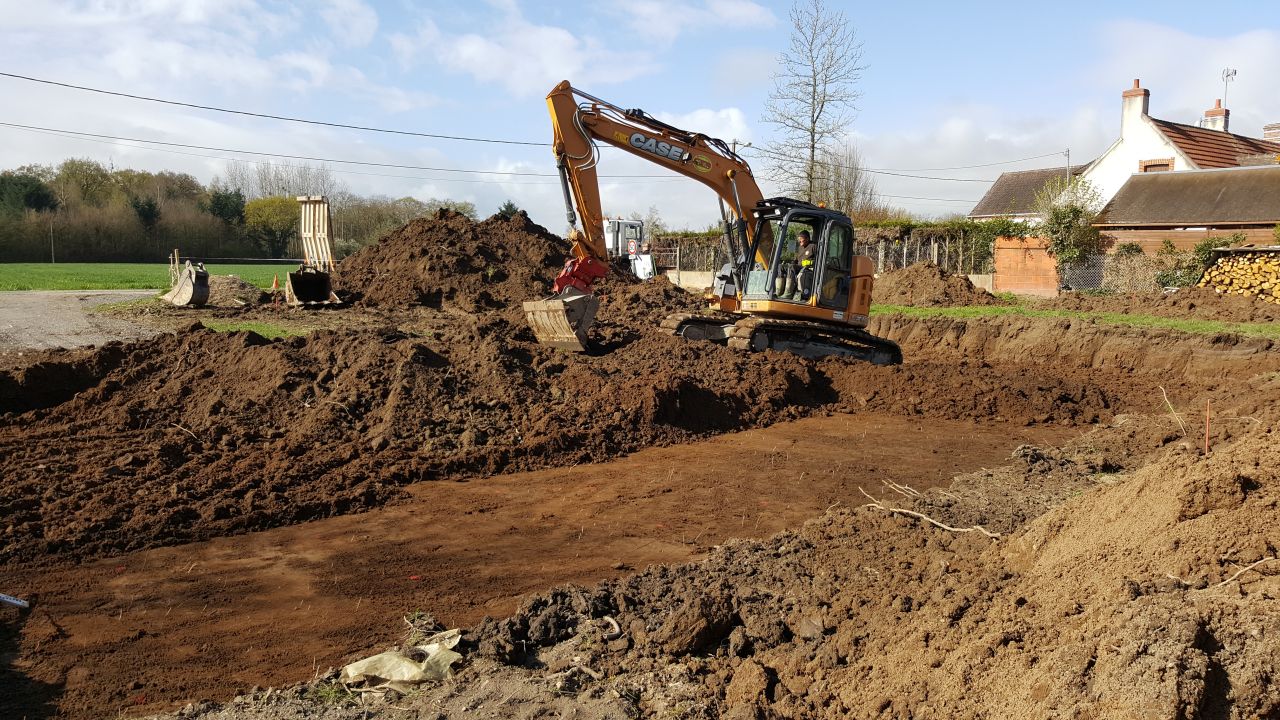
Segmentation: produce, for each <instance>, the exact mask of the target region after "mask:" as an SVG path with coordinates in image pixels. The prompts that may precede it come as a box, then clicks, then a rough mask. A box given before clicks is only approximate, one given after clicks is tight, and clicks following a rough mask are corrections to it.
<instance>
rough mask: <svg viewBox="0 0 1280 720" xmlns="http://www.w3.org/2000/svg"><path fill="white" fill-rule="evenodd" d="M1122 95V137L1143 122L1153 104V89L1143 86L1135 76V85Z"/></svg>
mask: <svg viewBox="0 0 1280 720" xmlns="http://www.w3.org/2000/svg"><path fill="white" fill-rule="evenodd" d="M1120 97H1121V101H1120V137H1122V138H1123V137H1125V136H1126V135H1128V134H1129V133H1130V128H1136V127H1138V125H1139V124H1141V123H1142V118H1143V117H1145V116H1146V114H1147V109H1148V108H1149V107H1150V106H1151V91H1150V90H1148V89H1146V88H1144V87H1142V85H1141V83H1140V82H1139V81H1138V80H1137V79H1136V78H1135V79H1134V81H1133V87H1132V88H1129V89H1128V90H1125V91H1124V94H1123V95H1121V96H1120Z"/></svg>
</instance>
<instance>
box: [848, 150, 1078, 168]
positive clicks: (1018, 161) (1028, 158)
mask: <svg viewBox="0 0 1280 720" xmlns="http://www.w3.org/2000/svg"><path fill="white" fill-rule="evenodd" d="M1064 152H1065V151H1064V150H1059V151H1058V152H1051V153H1045V154H1043V155H1032V156H1031V157H1024V158H1018V159H1017V160H1001V161H999V162H989V163H981V164H979V165H955V166H952V167H936V168H907V169H902V168H868V169H869V170H874V171H876V172H886V171H893V172H934V171H941V170H972V169H973V168H984V167H995V166H997V165H1012V164H1014V163H1020V162H1026V161H1028V160H1040V159H1041V158H1047V157H1057V156H1059V155H1061V154H1062V153H1064Z"/></svg>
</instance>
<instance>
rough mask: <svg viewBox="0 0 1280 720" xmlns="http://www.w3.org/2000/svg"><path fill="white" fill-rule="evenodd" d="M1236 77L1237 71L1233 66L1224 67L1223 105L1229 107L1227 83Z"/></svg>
mask: <svg viewBox="0 0 1280 720" xmlns="http://www.w3.org/2000/svg"><path fill="white" fill-rule="evenodd" d="M1235 79H1236V71H1235V70H1234V69H1233V68H1224V69H1223V71H1222V106H1223V107H1227V85H1229V84H1230V83H1231V81H1232V80H1235Z"/></svg>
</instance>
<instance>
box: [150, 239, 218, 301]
mask: <svg viewBox="0 0 1280 720" xmlns="http://www.w3.org/2000/svg"><path fill="white" fill-rule="evenodd" d="M169 281H170V284H171V285H172V287H171V288H170V289H169V292H167V293H165V294H164V295H161V296H160V297H161V299H163V300H164V301H166V302H169V303H172V304H174V305H177V306H179V307H186V306H189V305H190V306H195V307H200V306H202V305H204V304H205V303H207V302H209V272H208V271H207V270H205V269H204V263H196V264H194V265H193V264H191V261H190V260H187V261H186V264H185V265H181V266H180V265H178V251H177V250H174V251H173V254H172V255H170V256H169Z"/></svg>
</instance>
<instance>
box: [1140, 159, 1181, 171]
mask: <svg viewBox="0 0 1280 720" xmlns="http://www.w3.org/2000/svg"><path fill="white" fill-rule="evenodd" d="M1172 169H1173V158H1164V159H1162V160H1139V161H1138V172H1144V173H1149V172H1169V171H1170V170H1172Z"/></svg>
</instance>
